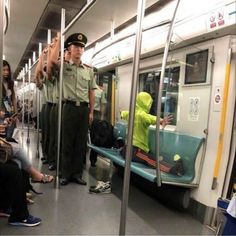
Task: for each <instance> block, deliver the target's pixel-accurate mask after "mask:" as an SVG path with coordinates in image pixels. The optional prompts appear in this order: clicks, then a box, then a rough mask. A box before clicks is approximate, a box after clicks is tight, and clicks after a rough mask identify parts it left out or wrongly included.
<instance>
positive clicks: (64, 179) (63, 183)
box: [60, 178, 69, 185]
mask: <svg viewBox="0 0 236 236" xmlns="http://www.w3.org/2000/svg"><path fill="white" fill-rule="evenodd" d="M60 184H61V185H67V184H69V181H68V179H66V178H61V180H60Z"/></svg>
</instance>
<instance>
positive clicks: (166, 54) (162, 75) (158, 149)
mask: <svg viewBox="0 0 236 236" xmlns="http://www.w3.org/2000/svg"><path fill="white" fill-rule="evenodd" d="M179 3H180V0H178V2H177V4H176V7H175V10H174V14H173V17H172V21H171V24H170V28H169V31H168V35H167V39H166V44H165V50H164V55H163V59H162V67H161V78H160V83H159V93H158V101H157V120H156V146H155V149H156V152H155V153H156V163H157V165H156V175H157V185H158V186H161V173H160V164H159V155H160V143H159V142H160V137H159V132H160V115H161V97H162V90H163V81H164V77H165V68H166V62H167V57H168V51H169V46H170V40H171V37H172V32H173V26H174V23H175V16H176V12H177V9H178V6H179Z"/></svg>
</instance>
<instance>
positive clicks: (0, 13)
mask: <svg viewBox="0 0 236 236" xmlns="http://www.w3.org/2000/svg"><path fill="white" fill-rule="evenodd" d="M4 8H5V6H4V0H0V29H1V30H0V110H2V106H3V103H2V79H3V78H2V68H3V60H2V57H3V17H4Z"/></svg>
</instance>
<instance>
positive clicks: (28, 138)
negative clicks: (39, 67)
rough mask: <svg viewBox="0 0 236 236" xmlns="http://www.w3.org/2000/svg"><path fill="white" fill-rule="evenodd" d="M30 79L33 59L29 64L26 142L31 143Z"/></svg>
mask: <svg viewBox="0 0 236 236" xmlns="http://www.w3.org/2000/svg"><path fill="white" fill-rule="evenodd" d="M30 79H31V59H29V64H28V87H29V100H28V128H27V140H26V143H27V144H29V143H30V137H29V129H30V107H31V104H30V102H31V101H30V98H31V90H30Z"/></svg>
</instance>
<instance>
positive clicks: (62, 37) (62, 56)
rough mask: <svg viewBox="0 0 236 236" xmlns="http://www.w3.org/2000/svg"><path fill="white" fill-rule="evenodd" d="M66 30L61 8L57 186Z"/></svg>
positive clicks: (63, 11)
mask: <svg viewBox="0 0 236 236" xmlns="http://www.w3.org/2000/svg"><path fill="white" fill-rule="evenodd" d="M64 30H65V9H63V8H62V9H61V61H60V64H61V66H60V81H59V102H58V136H57V171H56V183H55V187H56V188H59V187H60V183H59V180H60V179H59V166H60V163H59V162H60V146H61V113H62V79H63V78H62V77H63V63H64V40H65V35H64V33H63V32H64Z"/></svg>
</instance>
